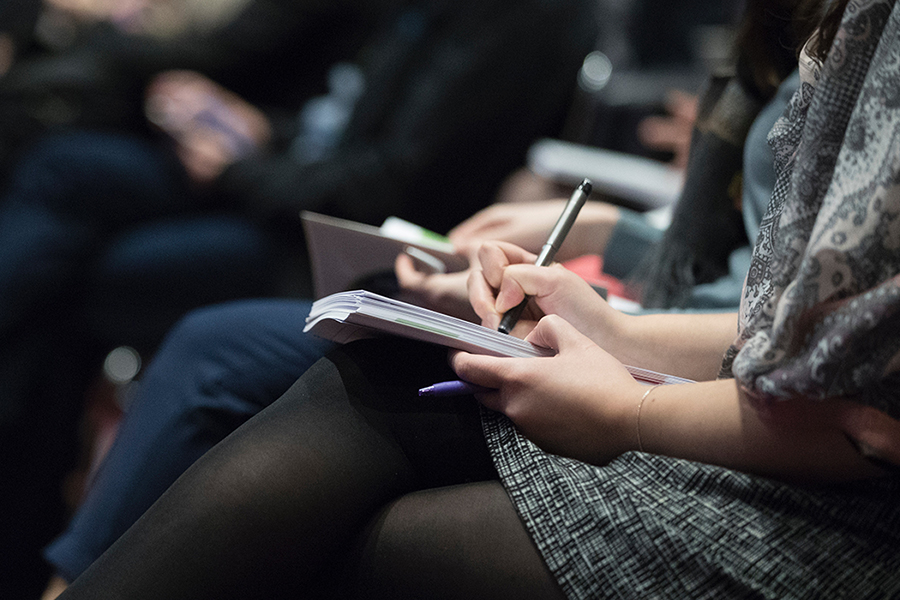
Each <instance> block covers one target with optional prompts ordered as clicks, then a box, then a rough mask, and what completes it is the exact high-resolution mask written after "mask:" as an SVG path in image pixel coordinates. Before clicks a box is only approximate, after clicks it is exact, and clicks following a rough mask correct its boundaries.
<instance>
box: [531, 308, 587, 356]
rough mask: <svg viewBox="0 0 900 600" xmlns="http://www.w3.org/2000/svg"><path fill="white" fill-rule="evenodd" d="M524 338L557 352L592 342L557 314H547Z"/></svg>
mask: <svg viewBox="0 0 900 600" xmlns="http://www.w3.org/2000/svg"><path fill="white" fill-rule="evenodd" d="M525 340H526V341H528V342H531V343H532V344H534V345H535V346H541V347H543V348H550V349H552V350H556V351H557V352H563V351H565V350H568V349H570V348H573V347H576V346H578V347H582V346H584V345H585V344H587V345H592V344H593V342H591V340H590V339H589V338H587V337H586V336H584V335H583V334H582V333H581V332H579V331H578V330H577V329H575V327H574V326H573V325H572V324H571V323H569V322H568V321H566V320H565V319H563V318H562V317H560V316H558V315H547V316H545V317H543V318H542V319H541V320H540V321H539V322H538V324H537V327H535V328H534V329H532V330H531V333H529V334H528V335H527V336H526V337H525Z"/></svg>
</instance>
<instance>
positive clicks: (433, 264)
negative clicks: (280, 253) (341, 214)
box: [300, 211, 468, 298]
mask: <svg viewBox="0 0 900 600" xmlns="http://www.w3.org/2000/svg"><path fill="white" fill-rule="evenodd" d="M300 216H301V219H302V221H303V231H304V234H305V236H306V244H307V247H308V248H309V260H310V268H311V270H312V278H313V288H314V293H315V297H316V298H322V297H325V296H328V295H329V294H333V293H335V292H341V291H344V290H348V289H352V288H355V287H365V286H363V285H361V282H364V281H365V280H368V279H371V278H373V277H376V276H379V275H381V274H385V273H393V271H394V261H395V260H396V258H397V255H398V254H400V253H402V252H406V253H407V254H410V255H412V256H413V257H414V258H415V259H416V260H417V262H418V263H419V266H420V268H423V269H428V270H430V271H432V272H435V273H452V272H455V271H462V270H464V269H466V268H467V267H468V260H467V259H466V258H465V257H462V256H459V255H457V254H454V253H453V246H452V245H451V244H450V241H449V240H447V238H445V237H443V236H441V235H439V234H436V233H434V232H431V231H428V230H427V229H424V228H423V227H419V226H418V225H415V224H413V223H410V222H408V221H404V220H402V219H398V218H396V217H389V218H388V219H387V220H385V222H384V224H383V225H382V226H381V227H374V226H372V225H365V224H363V223H356V222H354V221H348V220H346V219H338V218H335V217H329V216H325V215H320V214H317V213H312V212H308V211H304V212H303V213H301V215H300Z"/></svg>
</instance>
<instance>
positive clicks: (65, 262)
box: [0, 131, 274, 597]
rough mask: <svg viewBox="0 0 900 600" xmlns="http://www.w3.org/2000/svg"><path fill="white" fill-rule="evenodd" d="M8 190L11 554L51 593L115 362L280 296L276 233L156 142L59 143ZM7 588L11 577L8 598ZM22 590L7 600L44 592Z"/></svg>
mask: <svg viewBox="0 0 900 600" xmlns="http://www.w3.org/2000/svg"><path fill="white" fill-rule="evenodd" d="M5 183H6V187H5V188H4V190H3V194H2V197H0V490H3V492H2V494H0V503H2V506H0V547H8V548H16V549H17V551H16V552H15V553H14V554H15V556H14V557H12V558H11V559H10V562H9V563H8V564H7V566H8V567H9V569H10V572H11V573H17V574H22V575H21V579H23V580H24V579H29V578H30V579H31V580H33V581H41V583H40V584H38V585H41V584H42V583H43V581H42V579H43V576H42V574H41V573H34V572H35V571H38V570H40V569H44V568H46V567H45V566H43V564H42V562H41V558H40V549H41V547H42V546H43V545H44V544H46V543H47V541H48V540H49V539H50V538H51V537H52V536H53V535H54V534H55V533H57V532H58V531H59V528H60V526H61V525H62V522H63V518H64V505H63V499H62V494H61V492H60V489H61V479H62V477H63V475H64V474H65V473H66V471H67V470H68V469H70V468H71V466H72V464H73V462H74V461H73V459H74V458H75V452H74V450H75V449H76V448H77V438H76V435H77V430H76V427H77V423H78V416H79V414H80V410H81V407H82V405H83V397H84V393H85V389H86V387H87V385H88V383H89V381H90V379H91V377H92V376H93V374H94V373H95V372H96V370H97V368H98V367H99V364H100V361H101V360H102V357H103V355H104V354H105V353H106V352H108V351H109V350H110V349H111V348H112V347H114V346H115V345H120V344H123V343H127V344H129V345H134V346H137V347H139V348H140V349H141V350H142V351H143V352H145V353H148V352H150V351H151V350H152V349H153V348H154V347H155V345H156V344H158V343H159V340H160V339H161V338H162V336H163V335H164V333H165V331H167V330H168V329H169V328H170V327H171V326H172V325H173V324H174V323H175V322H176V321H177V319H178V318H179V317H180V316H181V315H183V314H184V313H185V312H186V311H187V310H189V309H191V308H194V307H198V306H202V305H205V304H209V303H212V302H222V301H225V300H230V299H234V298H239V297H249V296H254V297H258V296H261V295H265V294H268V293H270V292H271V290H272V288H273V280H274V274H273V272H271V270H269V269H267V267H268V265H270V264H271V261H270V260H269V258H270V255H271V252H270V251H271V248H270V244H269V241H268V239H267V236H266V235H265V234H264V233H263V232H261V231H259V230H258V228H257V227H256V226H254V225H252V224H251V223H249V222H248V221H247V220H246V219H243V218H241V217H240V216H237V215H232V214H227V213H225V212H224V211H223V210H221V209H213V208H212V207H210V206H206V205H205V204H204V202H205V200H204V199H203V198H201V197H200V196H199V195H197V194H195V193H192V192H191V191H190V190H189V189H188V187H187V184H186V180H185V176H184V174H183V171H182V169H181V167H180V165H179V164H178V163H177V161H176V160H175V159H174V157H173V156H172V155H171V153H170V152H168V151H167V150H166V149H164V148H163V147H161V146H159V145H157V144H155V143H154V142H151V141H149V140H147V139H144V138H139V137H133V136H128V135H125V134H113V133H101V132H76V131H72V132H66V133H56V134H52V135H48V136H46V137H45V138H42V139H41V140H39V141H37V142H36V143H35V144H34V145H33V146H31V147H30V148H29V149H28V150H27V151H25V152H24V153H23V154H22V155H21V156H20V157H19V159H18V160H17V162H16V164H15V166H14V168H13V169H12V171H11V173H10V176H9V179H8V180H7V181H6V182H5ZM26 571H27V572H32V573H34V574H33V575H31V576H30V577H26V576H25V575H24V573H25V572H26ZM5 585H6V578H5V577H0V596H6V595H7V594H6V590H5V588H4V586H5ZM38 589H39V588H38ZM18 592H19V590H16V591H10V592H9V594H8V595H9V596H10V597H12V596H17V597H27V596H28V595H35V594H32V593H30V592H29V591H22V593H21V594H20V593H18Z"/></svg>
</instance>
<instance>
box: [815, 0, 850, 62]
mask: <svg viewBox="0 0 900 600" xmlns="http://www.w3.org/2000/svg"><path fill="white" fill-rule="evenodd" d="M849 3H850V0H837V1H836V2H834V3H833V4H832V5H831V6H830V7H829V8H828V10H827V11H826V12H825V16H824V17H823V18H822V19H821V20H820V22H819V25H818V28H817V29H816V30H815V31H814V32H811V37H810V38H809V45H808V46H807V47H806V51H807V53H808V54H809V56H810V57H811V58H814V59H816V60H817V61H819V62H825V57H827V56H828V51H829V50H830V49H831V44H832V43H834V37H835V36H836V35H837V32H838V28H840V26H841V19H842V18H843V16H844V11H845V10H846V8H847V4H849Z"/></svg>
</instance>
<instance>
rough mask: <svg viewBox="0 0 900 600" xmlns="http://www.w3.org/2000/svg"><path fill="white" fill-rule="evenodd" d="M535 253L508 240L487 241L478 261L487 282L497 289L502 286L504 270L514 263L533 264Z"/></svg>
mask: <svg viewBox="0 0 900 600" xmlns="http://www.w3.org/2000/svg"><path fill="white" fill-rule="evenodd" d="M535 258H536V257H535V255H534V254H532V253H531V252H528V251H527V250H523V249H522V248H519V247H518V246H516V245H514V244H509V243H506V242H485V243H484V244H482V245H481V248H480V249H479V250H478V262H479V263H480V264H481V269H482V271H484V277H485V279H486V280H487V282H488V283H489V284H490V285H491V286H493V287H494V288H495V289H499V288H500V284H501V282H502V281H503V271H504V270H505V269H506V267H508V266H509V265H512V264H522V263H525V264H533V263H534V260H535Z"/></svg>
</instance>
